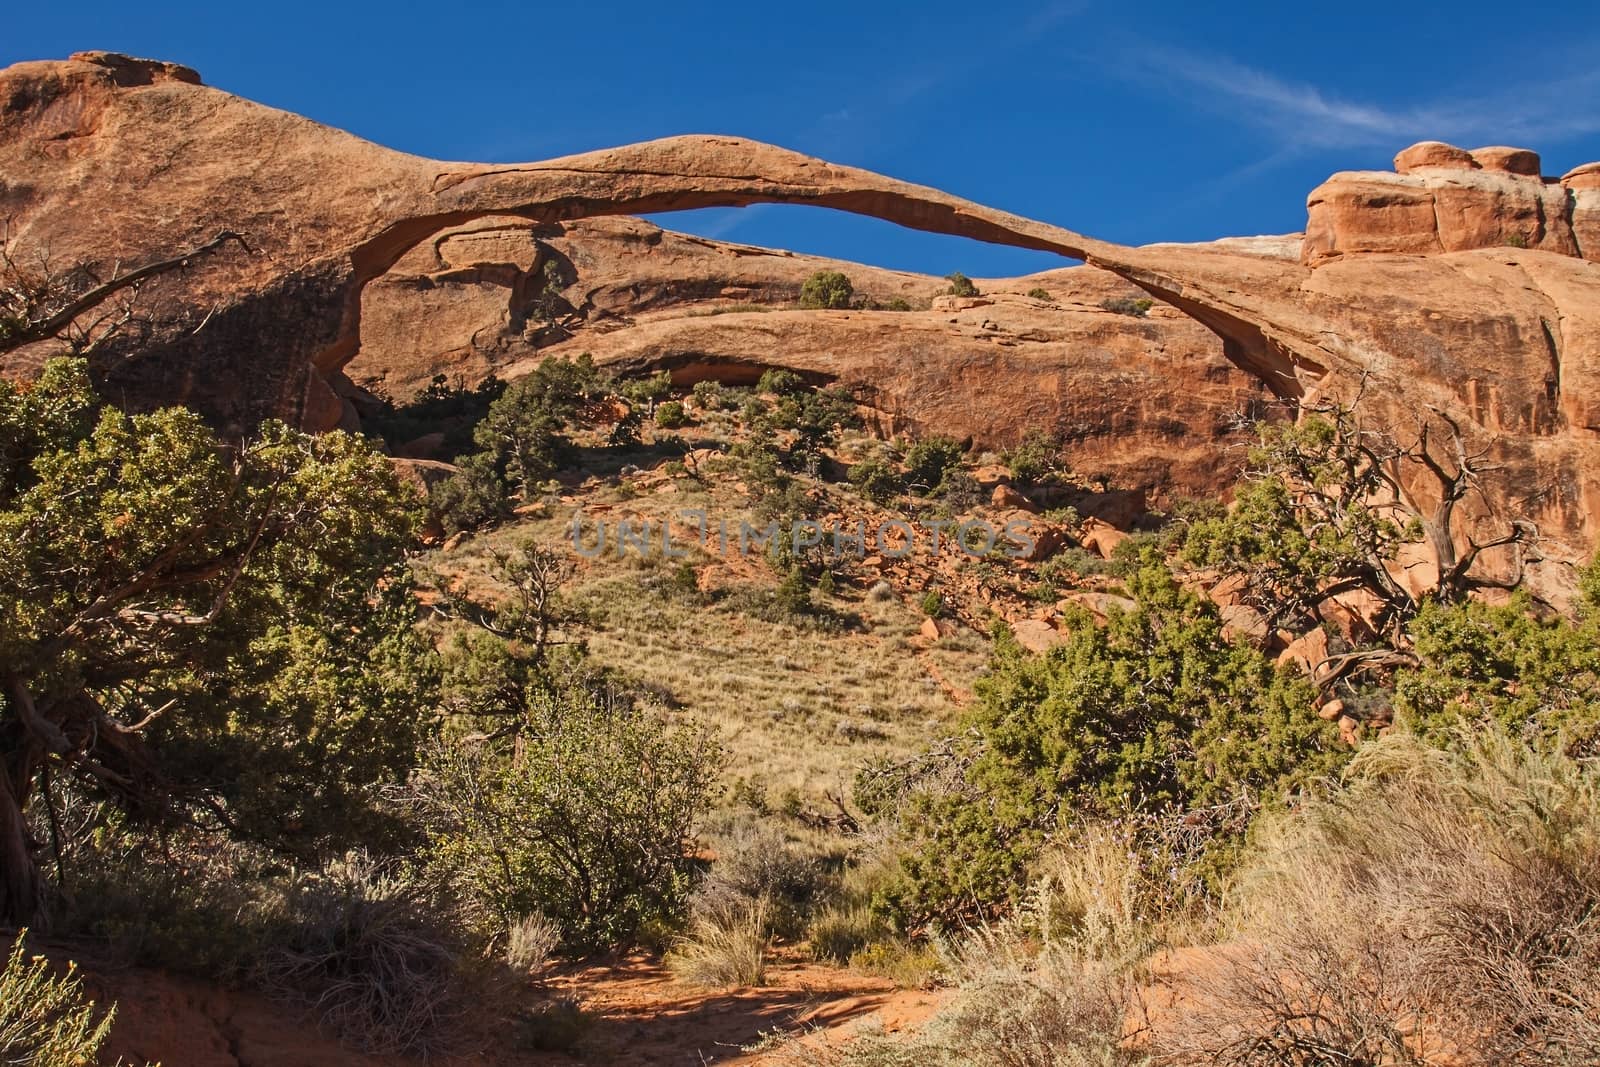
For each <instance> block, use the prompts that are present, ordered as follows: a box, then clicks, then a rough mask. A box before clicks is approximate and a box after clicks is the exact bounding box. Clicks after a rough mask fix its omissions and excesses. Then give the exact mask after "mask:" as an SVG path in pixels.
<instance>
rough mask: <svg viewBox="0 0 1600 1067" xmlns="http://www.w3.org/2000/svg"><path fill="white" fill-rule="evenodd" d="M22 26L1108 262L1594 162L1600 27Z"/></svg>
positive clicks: (911, 253) (1285, 21)
mask: <svg viewBox="0 0 1600 1067" xmlns="http://www.w3.org/2000/svg"><path fill="white" fill-rule="evenodd" d="M1526 13H1527V14H1528V15H1529V17H1528V18H1522V17H1520V16H1519V14H1518V10H1516V9H1508V8H1506V7H1505V5H1504V4H1503V3H1493V4H1491V3H1487V2H1484V3H1478V2H1461V3H1454V4H1436V5H1427V4H1417V3H1410V4H1400V3H1393V2H1390V3H1383V4H1376V3H1354V2H1350V0H1347V2H1345V3H1343V4H1339V5H1319V6H1318V7H1316V8H1315V9H1311V10H1302V9H1301V7H1300V5H1290V4H1282V3H1236V4H1230V5H1225V4H1216V5H1213V4H1198V3H1194V2H1193V0H1190V2H1184V3H1147V4H1130V3H1126V2H1124V3H1098V2H1094V0H1046V2H1041V3H1021V2H1013V0H985V2H981V3H980V2H972V0H968V2H966V3H949V2H944V0H922V2H919V3H915V4H911V3H893V2H879V3H871V2H870V0H868V2H861V0H858V2H855V3H835V2H833V0H807V2H805V3H800V4H793V5H783V4H779V5H771V6H769V5H762V4H751V3H740V4H693V3H684V2H681V0H680V2H679V3H674V4H666V3H652V4H647V3H637V2H633V0H613V2H611V3H607V4H604V5H596V4H578V3H571V4H566V5H560V6H552V5H549V4H541V3H537V2H534V0H525V2H523V3H519V4H501V3H496V2H476V3H456V4H434V5H428V6H417V7H408V6H407V5H406V4H404V3H400V2H398V0H396V2H391V3H385V4H381V5H379V4H360V3H350V4H341V3H337V2H333V0H323V2H321V3H317V4H309V3H300V2H286V3H271V4H259V5H258V4H248V3H247V4H218V3H216V2H215V0H212V2H211V3H206V4H198V3H195V4H186V3H176V4H153V3H147V4H128V3H126V2H125V0H123V2H119V3H104V4H103V3H97V2H90V0H74V2H72V3H70V4H38V3H25V4H16V5H13V10H11V11H10V12H8V14H7V15H6V18H5V22H6V33H5V36H4V37H3V38H0V64H9V63H11V62H14V61H16V60H19V59H36V58H47V57H61V56H65V55H67V54H68V53H69V52H72V51H76V50H79V49H86V48H103V49H111V50H116V51H123V52H131V53H134V54H137V55H146V56H154V57H158V58H163V59H171V60H177V61H180V62H184V63H188V64H190V65H191V66H194V67H196V68H198V69H199V71H200V73H201V75H202V76H203V77H204V78H205V80H206V81H207V82H208V83H209V84H212V85H217V86H220V87H222V88H225V89H228V90H230V91H232V92H236V93H239V94H241V95H244V96H248V97H251V98H253V99H256V100H260V101H263V102H265V103H269V104H272V105H274V106H277V107H282V108H287V109H289V110H293V111H297V112H300V113H302V114H305V115H309V116H310V117H312V118H315V119H317V120H319V121H322V122H326V123H329V124H331V125H334V126H339V127H342V128H344V129H347V130H351V131H353V132H355V133H357V134H359V135H361V136H363V137H367V138H370V139H371V140H374V141H378V142H380V143H382V144H386V145H390V146H392V147H395V148H399V149H403V150H405V151H410V152H417V153H420V154H424V155H429V156H435V157H440V158H446V159H470V160H484V161H495V162H500V161H513V160H526V159H542V158H547V157H549V156H554V155H561V154H565V153H568V152H576V151H581V150H584V149H589V148H599V147H604V146H607V145H613V144H621V143H625V142H628V141H635V140H643V139H647V138H652V137H661V136H665V135H668V134H674V133H730V134H739V135H743V136H748V137H754V138H758V139H761V140H766V141H772V142H775V143H778V144H782V145H785V146H788V147H791V148H795V149H798V150H800V151H803V152H807V153H811V154H814V155H819V156H822V157H824V158H827V159H830V160H834V161H837V162H841V163H849V164H854V165H857V166H862V167H867V168H870V169H873V170H877V171H881V172H883V173H886V174H890V175H893V176H895V177H900V178H905V179H908V180H912V181H917V182H921V183H924V184H928V185H934V186H938V187H940V188H942V189H946V190H948V191H950V192H952V193H957V194H959V195H962V196H967V197H970V198H972V199H975V200H979V201H982V202H984V203H987V204H991V205H994V206H996V207H1001V208H1005V209H1008V210H1011V211H1016V212H1019V213H1021V214H1025V215H1031V216H1034V217H1036V218H1040V219H1044V220H1047V221H1051V222H1056V223H1059V224H1061V225H1064V226H1068V227H1071V228H1073V229H1077V230H1080V231H1083V232H1085V233H1088V234H1092V235H1094V236H1097V237H1103V238H1108V239H1111V240H1117V241H1124V242H1132V243H1140V242H1147V241H1155V240H1204V239H1207V238H1211V237H1217V236H1224V235H1229V234H1255V233H1282V232H1289V231H1293V230H1297V229H1299V228H1300V227H1301V225H1302V224H1303V221H1304V214H1305V194H1306V193H1307V192H1308V191H1309V190H1310V189H1311V188H1312V187H1313V186H1314V185H1316V184H1317V183H1318V182H1319V181H1321V180H1322V179H1323V178H1325V177H1326V176H1327V175H1328V174H1329V173H1331V172H1332V171H1335V170H1346V169H1359V168H1375V167H1381V168H1387V167H1388V166H1389V165H1390V160H1391V159H1392V157H1393V155H1394V153H1395V152H1396V151H1397V150H1399V149H1400V148H1403V147H1405V146H1406V145H1407V144H1410V143H1412V142H1413V141H1417V140H1421V139H1424V138H1437V139H1440V140H1447V141H1452V142H1454V143H1457V144H1461V145H1463V146H1465V147H1475V146H1478V145H1482V144H1515V145H1522V146H1525V147H1530V148H1535V149H1537V150H1539V151H1541V152H1542V153H1543V155H1544V160H1545V173H1547V174H1560V173H1562V172H1563V171H1565V170H1567V169H1569V168H1571V167H1573V166H1576V165H1577V164H1579V163H1584V162H1588V161H1591V160H1595V159H1600V62H1597V58H1600V5H1596V4H1581V3H1580V4H1571V5H1567V6H1565V7H1564V8H1561V9H1559V10H1554V11H1553V12H1543V13H1539V14H1536V13H1535V10H1534V9H1527V10H1526ZM658 221H661V222H663V224H665V225H671V226H674V227H676V228H678V229H686V230H690V231H692V232H699V233H704V234H707V235H709V236H716V237H722V238H725V239H728V240H735V241H744V242H749V243H752V244H768V245H775V246H779V247H786V248H794V249H797V250H800V251H805V252H815V253H819V254H825V255H834V256H839V257H842V258H845V259H854V260H860V261H864V262H870V263H877V264H882V265H885V266H892V267H902V268H906V269H912V270H924V271H928V272H932V273H938V274H943V273H946V272H948V271H950V270H958V269H959V270H962V271H965V272H966V273H968V274H971V275H978V276H981V275H996V274H1016V273H1024V272H1027V271H1030V270H1037V269H1043V268H1046V267H1049V266H1053V265H1056V264H1057V263H1058V261H1056V260H1054V259H1053V258H1052V257H1049V256H1045V255H1042V254H1038V253H1030V252H1024V251H1019V250H1012V249H1000V248H989V247H986V246H982V245H978V244H974V243H971V242H966V241H961V240H957V239H952V238H942V237H936V236H932V235H926V234H918V233H913V232H910V231H905V230H901V229H898V228H896V227H893V226H890V225H887V224H884V223H878V222H875V221H873V220H866V219H856V218H852V217H850V216H844V215H836V214H834V213H832V212H824V211H818V210H816V209H807V208H795V207H758V208H748V209H744V210H742V211H715V212H692V213H684V214H680V215H675V216H670V217H667V216H663V217H662V218H660V219H658Z"/></svg>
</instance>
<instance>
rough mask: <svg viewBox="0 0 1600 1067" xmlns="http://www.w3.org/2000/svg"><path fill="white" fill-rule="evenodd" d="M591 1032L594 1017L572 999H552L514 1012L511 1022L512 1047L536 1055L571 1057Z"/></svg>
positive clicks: (577, 1001)
mask: <svg viewBox="0 0 1600 1067" xmlns="http://www.w3.org/2000/svg"><path fill="white" fill-rule="evenodd" d="M592 1029H594V1017H593V1016H591V1015H590V1014H589V1013H588V1012H587V1011H585V1010H584V1007H583V1004H582V1003H581V1002H580V1001H579V1000H578V999H577V998H576V997H572V996H553V997H550V998H549V999H548V1000H543V1001H540V1002H539V1003H538V1004H535V1005H534V1006H533V1007H531V1008H527V1009H525V1010H523V1011H521V1012H518V1013H517V1015H516V1017H515V1019H514V1020H513V1030H512V1034H513V1038H514V1040H515V1043H517V1044H519V1045H522V1046H523V1047H526V1048H531V1049H533V1050H534V1051H536V1052H566V1053H569V1054H570V1053H574V1052H577V1051H578V1050H579V1048H580V1047H581V1046H582V1045H583V1039H584V1038H585V1037H587V1036H588V1034H589V1031H590V1030H592Z"/></svg>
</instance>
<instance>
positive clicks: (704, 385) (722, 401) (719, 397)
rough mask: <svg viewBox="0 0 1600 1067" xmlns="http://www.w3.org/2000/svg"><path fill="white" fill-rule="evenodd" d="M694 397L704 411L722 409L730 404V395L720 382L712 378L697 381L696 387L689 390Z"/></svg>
mask: <svg viewBox="0 0 1600 1067" xmlns="http://www.w3.org/2000/svg"><path fill="white" fill-rule="evenodd" d="M689 392H690V395H691V396H693V397H694V402H695V404H696V405H697V406H698V407H700V408H701V410H704V411H720V410H721V409H722V408H724V407H727V406H728V397H727V394H726V392H725V391H724V390H723V388H722V385H721V383H720V382H714V381H711V380H710V379H707V380H705V381H701V382H695V383H694V388H692V389H690V390H689Z"/></svg>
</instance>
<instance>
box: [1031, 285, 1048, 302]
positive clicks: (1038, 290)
mask: <svg viewBox="0 0 1600 1067" xmlns="http://www.w3.org/2000/svg"><path fill="white" fill-rule="evenodd" d="M1028 295H1029V296H1031V297H1033V299H1035V300H1049V299H1051V297H1050V290H1048V289H1046V288H1044V287H1043V286H1035V287H1034V288H1032V289H1029V290H1028Z"/></svg>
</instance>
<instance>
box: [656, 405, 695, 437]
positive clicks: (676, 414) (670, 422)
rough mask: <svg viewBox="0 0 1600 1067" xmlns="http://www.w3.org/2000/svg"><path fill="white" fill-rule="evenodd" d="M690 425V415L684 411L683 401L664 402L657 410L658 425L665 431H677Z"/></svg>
mask: <svg viewBox="0 0 1600 1067" xmlns="http://www.w3.org/2000/svg"><path fill="white" fill-rule="evenodd" d="M688 424H689V413H688V412H687V411H685V410H684V408H683V403H682V401H678V400H667V401H663V402H662V403H661V404H660V406H658V407H657V408H656V425H657V426H660V427H661V428H662V429H664V430H676V429H678V428H679V427H681V426H687V425H688Z"/></svg>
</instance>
